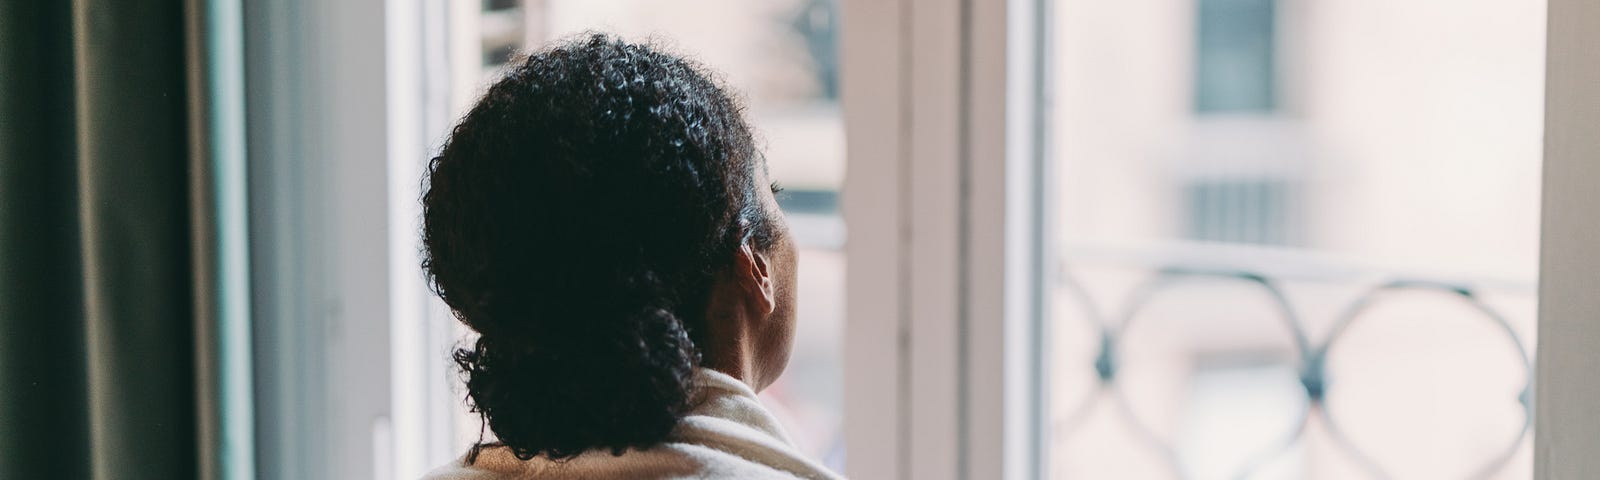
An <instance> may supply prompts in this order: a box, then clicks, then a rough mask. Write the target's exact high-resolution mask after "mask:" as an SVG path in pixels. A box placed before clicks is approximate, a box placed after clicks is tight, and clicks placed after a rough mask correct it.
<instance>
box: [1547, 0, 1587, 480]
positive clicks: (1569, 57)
mask: <svg viewBox="0 0 1600 480" xmlns="http://www.w3.org/2000/svg"><path fill="white" fill-rule="evenodd" d="M1548 15H1549V31H1548V37H1547V39H1548V43H1547V44H1546V46H1545V49H1546V54H1547V56H1546V59H1547V60H1546V64H1545V158H1544V189H1543V196H1544V198H1543V202H1544V204H1543V207H1542V209H1543V212H1542V217H1543V226H1542V227H1541V230H1542V231H1541V232H1540V233H1541V239H1540V261H1539V351H1538V359H1537V361H1536V365H1537V366H1538V368H1537V370H1536V371H1535V372H1534V374H1535V375H1536V381H1535V387H1534V388H1535V393H1534V396H1535V403H1534V404H1535V408H1534V411H1535V418H1534V422H1535V423H1534V440H1533V455H1534V462H1533V463H1534V478H1536V479H1539V480H1558V479H1562V480H1564V479H1578V478H1600V455H1596V454H1595V452H1600V414H1597V412H1596V407H1600V376H1597V374H1596V372H1600V249H1597V248H1596V247H1597V242H1600V216H1597V215H1596V213H1595V208H1596V206H1600V193H1597V192H1600V190H1596V189H1595V185H1597V184H1600V159H1597V157H1600V135H1596V134H1595V128H1596V126H1597V125H1600V49H1596V48H1594V46H1595V45H1597V44H1600V30H1596V29H1595V28H1594V27H1595V26H1596V25H1600V4H1597V3H1595V2H1593V1H1589V0H1550V3H1549V11H1548Z"/></svg>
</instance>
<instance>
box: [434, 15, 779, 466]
mask: <svg viewBox="0 0 1600 480" xmlns="http://www.w3.org/2000/svg"><path fill="white" fill-rule="evenodd" d="M758 168H765V164H764V161H763V160H761V156H760V154H759V152H758V151H757V149H756V146H755V144H754V141H753V139H752V135H751V133H750V130H749V128H748V126H747V125H746V123H745V120H744V118H743V110H742V107H741V106H740V104H739V102H738V101H736V99H735V98H733V97H731V96H730V95H729V94H727V93H726V92H724V91H723V89H721V88H719V86H718V82H717V81H716V80H715V79H714V78H713V77H712V76H711V75H709V74H708V73H706V72H705V71H704V70H703V69H702V68H701V67H699V66H698V65H697V64H695V63H694V62H691V61H689V60H685V59H683V58H681V57H678V56H674V55H671V54H668V53H664V52H663V51H661V50H659V49H657V48H655V47H652V46H650V45H643V44H635V43H627V42H624V41H621V40H619V39H616V38H613V37H610V36H607V35H603V34H587V35H584V36H581V37H577V38H574V39H572V40H569V41H566V42H564V43H559V44H556V45H554V46H552V47H548V48H546V49H544V50H541V51H538V52H535V53H533V54H531V55H529V56H527V57H525V58H522V59H519V60H518V61H517V62H516V63H515V65H514V66H512V67H511V68H510V70H509V72H508V73H507V74H506V75H505V77H504V78H502V79H500V80H499V81H498V82H496V83H495V84H494V85H493V86H491V87H490V88H489V90H488V92H487V93H486V94H485V95H484V96H483V98H482V99H481V100H479V101H478V103H477V105H476V106H474V107H473V108H472V110H471V111H470V112H469V113H467V114H466V116H465V117H464V118H463V119H462V120H461V122H460V124H458V125H456V127H455V129H454V131H453V132H452V133H451V135H450V138H449V139H448V140H447V142H446V144H445V146H444V149H443V151H442V152H441V153H440V154H439V156H437V157H435V158H433V159H432V161H431V162H430V164H429V167H428V178H427V180H426V183H427V186H426V192H425V193H424V194H423V197H422V203H423V244H424V247H425V250H426V252H425V259H424V261H423V268H424V269H425V270H426V271H427V274H428V276H429V279H430V281H431V284H432V287H433V289H434V291H435V292H436V293H437V294H438V295H439V296H440V297H441V298H443V299H444V301H445V303H446V304H448V305H449V306H450V308H451V310H452V311H453V312H454V313H455V315H456V317H457V318H458V319H460V320H461V322H462V323H464V324H466V325H467V326H469V327H471V328H472V329H473V330H474V331H476V332H477V333H478V334H479V337H478V339H477V340H476V342H474V343H473V344H472V345H471V346H470V348H460V349H457V350H456V352H455V354H454V359H455V362H456V364H457V365H458V366H459V367H460V368H461V370H462V372H463V374H464V376H465V377H466V384H467V392H468V398H469V401H470V403H471V405H472V408H473V411H474V412H476V413H477V414H478V415H479V416H480V417H481V420H482V421H483V422H484V423H485V424H487V426H488V428H489V429H490V430H491V431H493V432H494V434H495V436H496V437H497V438H498V440H499V441H498V443H484V442H483V441H482V440H481V439H480V441H479V443H478V445H476V446H474V448H473V450H472V452H471V453H470V454H469V459H468V461H469V462H471V461H473V459H475V458H476V456H477V453H478V452H479V451H480V449H482V448H484V447H486V446H500V445H503V446H505V447H508V448H509V449H510V451H511V452H512V453H514V454H515V455H516V456H517V457H518V458H520V459H523V460H527V459H531V458H533V457H535V456H541V455H542V456H545V457H548V458H550V459H555V460H560V459H565V458H570V457H573V456H576V455H578V454H580V453H583V452H584V451H587V450H591V449H604V450H609V451H610V452H611V453H612V454H621V453H622V452H623V451H625V450H627V449H629V448H648V447H650V446H652V445H656V444H659V443H661V442H662V441H663V440H665V439H666V438H667V435H668V434H669V433H670V432H671V430H672V429H673V428H674V427H675V426H676V425H677V424H678V422H679V420H680V419H681V418H682V416H683V415H684V414H685V413H686V412H687V411H688V409H689V408H690V407H691V405H690V402H691V398H692V397H693V394H694V388H695V386H694V369H695V368H696V367H697V366H698V365H699V363H700V353H699V350H698V348H697V347H696V345H697V344H701V345H703V344H704V341H705V339H704V338H702V335H704V331H705V328H704V323H705V319H704V317H705V315H706V309H707V305H706V304H707V301H708V300H709V296H710V292H711V288H712V284H713V282H714V279H715V277H716V274H717V273H718V272H719V271H721V270H723V269H724V268H726V267H727V266H729V265H731V262H732V261H733V258H734V256H735V253H736V251H737V249H738V248H739V246H740V245H741V244H743V243H744V242H749V243H751V244H752V246H753V247H754V248H756V249H758V250H763V251H765V250H766V249H769V248H771V243H772V241H773V240H772V238H773V235H774V233H773V228H772V220H771V218H769V215H770V214H769V213H768V212H767V211H766V209H764V208H763V206H762V203H761V201H760V197H759V196H758V195H759V192H760V191H759V189H760V188H765V186H764V185H760V184H759V183H758V176H757V170H756V169H758Z"/></svg>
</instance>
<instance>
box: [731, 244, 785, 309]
mask: <svg viewBox="0 0 1600 480" xmlns="http://www.w3.org/2000/svg"><path fill="white" fill-rule="evenodd" d="M738 257H739V258H738V259H737V260H735V262H736V263H737V264H738V267H737V268H736V271H737V272H738V275H739V278H738V282H739V284H740V285H741V286H742V287H743V290H745V291H746V292H749V296H750V297H751V300H752V302H751V303H752V306H753V307H756V308H758V309H759V310H760V312H761V314H762V315H763V316H765V315H771V314H772V312H773V311H774V310H776V309H777V305H778V301H777V298H778V293H777V290H778V289H777V285H776V283H775V282H773V280H772V261H771V260H770V259H768V258H767V255H766V254H763V253H759V252H756V251H755V249H754V248H751V247H750V244H748V243H746V244H743V245H740V246H739V255H738Z"/></svg>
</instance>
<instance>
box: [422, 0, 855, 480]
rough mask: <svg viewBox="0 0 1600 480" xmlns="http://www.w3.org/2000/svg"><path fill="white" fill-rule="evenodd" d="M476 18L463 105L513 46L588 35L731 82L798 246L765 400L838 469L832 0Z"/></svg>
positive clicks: (562, 4)
mask: <svg viewBox="0 0 1600 480" xmlns="http://www.w3.org/2000/svg"><path fill="white" fill-rule="evenodd" d="M472 14H473V15H475V16H476V22H475V23H474V24H471V25H468V28H462V29H458V30H457V31H455V32H453V35H458V36H460V35H468V36H471V35H474V34H476V36H477V37H478V38H472V39H468V40H469V42H468V43H469V44H470V45H469V46H470V47H471V48H469V49H467V50H468V51H466V52H464V53H465V55H464V56H470V57H471V58H480V57H481V58H482V59H484V61H483V63H482V64H472V65H468V66H466V67H463V68H464V69H465V70H464V72H458V74H457V76H456V77H455V78H457V79H458V80H457V81H456V83H457V84H458V85H459V86H462V87H463V88H461V89H460V91H458V92H456V94H455V95H454V97H455V103H456V104H457V107H458V108H461V109H464V108H466V107H467V106H468V105H470V103H471V102H472V101H473V100H475V97H476V96H477V95H478V94H479V93H481V91H482V88H483V87H484V86H485V85H487V84H488V83H489V82H490V81H492V80H493V79H494V78H496V76H497V74H498V72H499V70H500V69H501V68H502V67H503V66H504V62H505V61H507V59H509V58H511V57H512V56H513V55H514V54H515V53H516V52H517V51H518V50H522V49H527V48H537V47H538V46H539V45H541V44H543V43H545V42H548V41H550V40H554V39H560V38H564V37H568V36H572V35H577V34H580V33H583V32H585V31H603V32H608V33H613V34H618V35H621V36H623V37H624V38H627V39H629V40H632V41H650V42H654V43H656V44H658V45H663V46H665V47H667V48H668V49H670V50H672V51H675V52H677V53H680V54H684V55H688V56H690V57H692V58H695V59H697V60H698V61H700V62H701V63H702V64H703V65H705V66H706V67H708V68H710V69H711V70H713V71H715V72H717V73H719V74H721V75H722V80H723V82H724V84H725V85H726V86H727V87H729V88H732V89H733V90H735V91H737V92H738V93H739V94H740V95H741V96H742V97H743V99H744V101H745V106H746V107H747V108H748V109H747V115H749V120H750V123H751V125H752V126H753V127H754V128H755V129H756V131H757V136H758V141H759V142H761V143H762V144H763V145H764V147H765V150H764V153H765V154H766V156H767V160H768V166H769V168H770V172H771V175H772V178H773V180H775V181H777V182H778V183H779V184H781V185H782V186H783V188H784V189H785V192H784V193H783V194H780V195H779V199H778V201H779V203H780V204H781V205H782V206H783V209H784V212H785V214H786V215H787V217H788V220H789V223H790V228H791V230H792V232H793V233H794V234H795V236H796V240H797V242H798V243H799V246H800V258H799V268H800V273H799V286H798V287H799V292H798V295H799V298H800V299H801V301H800V307H799V311H798V315H799V318H798V322H799V330H798V332H797V335H798V338H797V339H796V341H795V348H794V353H793V356H792V357H791V360H790V363H789V368H788V371H787V372H786V373H785V374H784V376H783V377H782V379H781V380H780V381H779V382H778V383H776V384H774V385H772V386H771V387H769V388H768V389H767V390H766V391H765V392H763V393H762V397H763V398H764V400H765V402H766V405H767V406H768V408H769V409H771V410H772V411H773V413H774V414H776V415H777V416H778V417H779V418H780V419H781V420H783V421H784V422H785V423H786V425H785V426H786V427H787V430H788V433H789V435H790V437H792V439H793V440H794V441H795V442H796V443H797V444H798V446H799V447H800V448H801V450H802V452H804V453H807V454H809V455H811V456H812V457H813V458H816V459H818V460H821V461H823V462H824V463H825V464H827V465H828V466H829V467H831V468H834V469H835V470H842V462H843V452H844V449H843V444H842V441H843V439H842V437H841V435H840V431H839V421H840V417H841V409H842V408H843V407H842V402H843V393H842V391H841V388H842V384H843V380H842V378H841V375H842V374H843V373H842V370H841V365H840V360H841V358H840V349H841V342H840V340H839V335H840V331H841V329H842V328H843V316H844V289H843V284H844V252H843V250H842V248H843V243H844V223H843V221H842V220H841V219H840V217H839V210H838V205H839V201H838V195H839V188H840V186H841V185H842V184H843V175H844V128H843V125H842V120H841V118H840V114H839V106H838V73H837V72H838V59H837V58H838V57H837V55H836V47H835V44H836V42H837V34H836V32H837V24H836V19H837V6H836V3H835V2H834V1H832V0H760V1H751V0H694V1H682V2H656V1H646V0H604V1H599V0H520V1H519V0H492V1H491V0H484V2H483V6H482V9H481V10H477V11H474V12H472ZM474 28H475V29H476V32H473V29H474ZM461 40H462V39H460V38H458V39H454V41H455V42H457V43H458V44H459V42H460V41H461ZM462 78H465V79H466V80H465V81H462V80H461V79H462ZM460 333H464V332H458V334H460ZM457 388H459V387H457ZM456 424H457V425H458V427H459V428H458V431H459V432H461V435H460V437H461V438H460V439H458V443H459V445H458V446H459V447H460V448H462V449H464V448H465V446H466V443H465V442H469V441H472V440H475V439H476V438H477V435H478V422H477V421H476V420H475V419H471V418H467V417H463V418H460V419H457V420H456ZM457 451H460V450H457Z"/></svg>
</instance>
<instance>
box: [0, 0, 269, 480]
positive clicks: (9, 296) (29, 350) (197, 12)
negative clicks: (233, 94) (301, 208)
mask: <svg viewBox="0 0 1600 480" xmlns="http://www.w3.org/2000/svg"><path fill="white" fill-rule="evenodd" d="M208 8H209V7H208V6H207V4H206V3H205V2H201V1H187V2H186V1H183V0H133V1H130V0H74V1H70V2H68V1H54V0H52V1H39V0H0V478H7V479H10V478H17V479H23V478H97V479H99V478H118V479H121V478H152V479H156V478H159V479H181V478H219V477H220V474H219V472H221V471H223V470H224V469H223V467H221V464H222V463H223V460H222V458H223V453H221V452H223V451H226V450H228V447H227V446H225V445H222V444H223V443H224V441H225V440H224V439H225V438H230V437H229V435H228V433H225V431H226V430H227V428H226V427H225V421H224V420H223V417H224V415H225V410H226V406H225V405H224V402H222V401H221V400H220V399H222V398H223V393H222V391H221V390H223V387H221V385H223V384H225V383H226V382H225V381H224V379H223V377H222V375H223V373H222V372H224V371H225V370H227V369H226V368H225V367H222V366H219V358H221V357H222V356H224V354H225V352H224V350H225V349H224V348H222V346H221V343H220V342H219V341H218V337H219V336H220V335H221V333H219V331H221V330H225V329H222V328H219V322H220V319H222V318H223V315H222V314H219V312H223V311H225V308H224V307H225V305H226V302H225V301H224V300H225V298H223V297H221V296H220V293H219V292H221V291H223V290H224V289H226V288H227V285H225V280H226V279H227V278H230V275H229V274H228V272H226V271H225V270H224V267H225V266H226V262H222V261H218V258H219V252H221V251H224V250H227V249H226V248H225V247H221V246H219V245H222V243H221V241H220V240H219V239H220V238H221V237H220V236H219V234H218V232H219V231H222V230H220V229H218V228H217V224H218V218H219V213H218V209H217V198H216V197H217V192H218V190H217V189H216V188H214V187H215V185H216V182H217V168H215V167H216V165H217V163H216V160H217V159H216V158H215V156H214V153H215V152H216V151H217V143H216V135H215V133H216V132H215V128H214V127H215V125H216V124H217V122H216V117H217V116H216V114H215V112H216V111H215V109H213V108H212V106H213V105H215V103H216V91H217V88H216V87H217V82H216V81H215V80H216V78H217V77H216V76H214V75H211V74H210V73H209V72H211V71H212V70H211V67H212V65H211V64H210V63H211V62H212V60H211V59H212V56H211V55H210V54H209V52H210V51H211V49H212V47H213V46H212V43H211V41H210V40H209V39H210V38H211V37H210V35H211V34H210V33H209V32H210V30H211V29H212V28H213V27H214V25H210V24H208V20H207V19H208V18H210V17H208ZM235 268H236V266H235ZM219 272H220V273H219ZM245 451H246V452H247V451H248V450H245Z"/></svg>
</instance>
